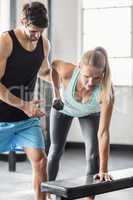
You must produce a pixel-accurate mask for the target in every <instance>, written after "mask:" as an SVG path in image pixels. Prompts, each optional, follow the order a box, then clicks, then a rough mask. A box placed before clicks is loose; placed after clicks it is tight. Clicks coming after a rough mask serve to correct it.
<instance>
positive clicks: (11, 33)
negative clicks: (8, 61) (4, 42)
mask: <svg viewBox="0 0 133 200" xmlns="http://www.w3.org/2000/svg"><path fill="white" fill-rule="evenodd" d="M8 35H9V37H10V39H11V42H12V51H11V54H10V56H11V55H12V52H13V49H14V42H15V41H14V37H13V30H10V31H8Z"/></svg>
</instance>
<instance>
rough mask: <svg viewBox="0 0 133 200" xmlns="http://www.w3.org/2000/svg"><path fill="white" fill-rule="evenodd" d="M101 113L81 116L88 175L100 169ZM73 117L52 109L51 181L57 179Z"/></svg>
mask: <svg viewBox="0 0 133 200" xmlns="http://www.w3.org/2000/svg"><path fill="white" fill-rule="evenodd" d="M99 116H100V114H99V113H95V114H91V115H89V116H86V117H80V118H78V119H79V123H80V126H81V130H82V134H83V138H84V142H85V154H86V162H87V171H86V175H89V174H95V173H97V172H98V170H99V153H98V139H97V132H98V127H99ZM72 119H73V117H70V116H68V115H65V114H63V113H60V112H58V111H57V110H55V109H53V108H52V110H51V115H50V139H51V146H50V150H49V154H48V178H49V181H51V180H55V179H56V176H57V173H58V170H59V162H60V158H61V156H62V154H63V151H64V147H65V143H66V139H67V135H68V131H69V128H70V126H71V123H72Z"/></svg>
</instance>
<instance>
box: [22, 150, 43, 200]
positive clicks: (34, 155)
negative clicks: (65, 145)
mask: <svg viewBox="0 0 133 200" xmlns="http://www.w3.org/2000/svg"><path fill="white" fill-rule="evenodd" d="M25 152H26V154H27V157H28V158H29V160H30V162H31V165H32V172H33V185H34V190H35V199H36V200H45V199H46V194H44V193H42V192H41V189H40V188H41V182H44V181H46V180H47V173H46V165H47V158H46V154H45V152H43V151H42V150H41V149H33V148H25Z"/></svg>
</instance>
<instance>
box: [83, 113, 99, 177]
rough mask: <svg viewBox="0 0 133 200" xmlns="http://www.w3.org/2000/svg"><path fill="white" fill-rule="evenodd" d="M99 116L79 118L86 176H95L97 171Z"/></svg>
mask: <svg viewBox="0 0 133 200" xmlns="http://www.w3.org/2000/svg"><path fill="white" fill-rule="evenodd" d="M99 117H100V114H99V113H96V114H91V115H89V116H87V117H81V118H79V122H80V126H81V129H82V134H83V137H84V141H85V155H86V162H87V169H86V174H87V175H89V174H96V173H97V172H98V171H99V151H98V138H97V132H98V127H99Z"/></svg>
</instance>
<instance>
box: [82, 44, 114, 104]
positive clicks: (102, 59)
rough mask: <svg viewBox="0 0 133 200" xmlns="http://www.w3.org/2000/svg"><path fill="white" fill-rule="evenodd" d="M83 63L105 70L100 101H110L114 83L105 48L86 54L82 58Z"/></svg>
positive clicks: (97, 48)
mask: <svg viewBox="0 0 133 200" xmlns="http://www.w3.org/2000/svg"><path fill="white" fill-rule="evenodd" d="M81 63H82V64H84V65H91V66H94V67H96V68H99V69H100V68H101V69H102V68H103V78H102V82H101V87H102V90H101V95H100V101H103V100H105V101H109V99H110V97H111V93H112V83H111V73H110V67H109V62H108V56H107V52H106V50H105V49H104V48H103V47H96V48H95V49H94V50H90V51H87V52H85V53H84V54H83V56H82V57H81Z"/></svg>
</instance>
